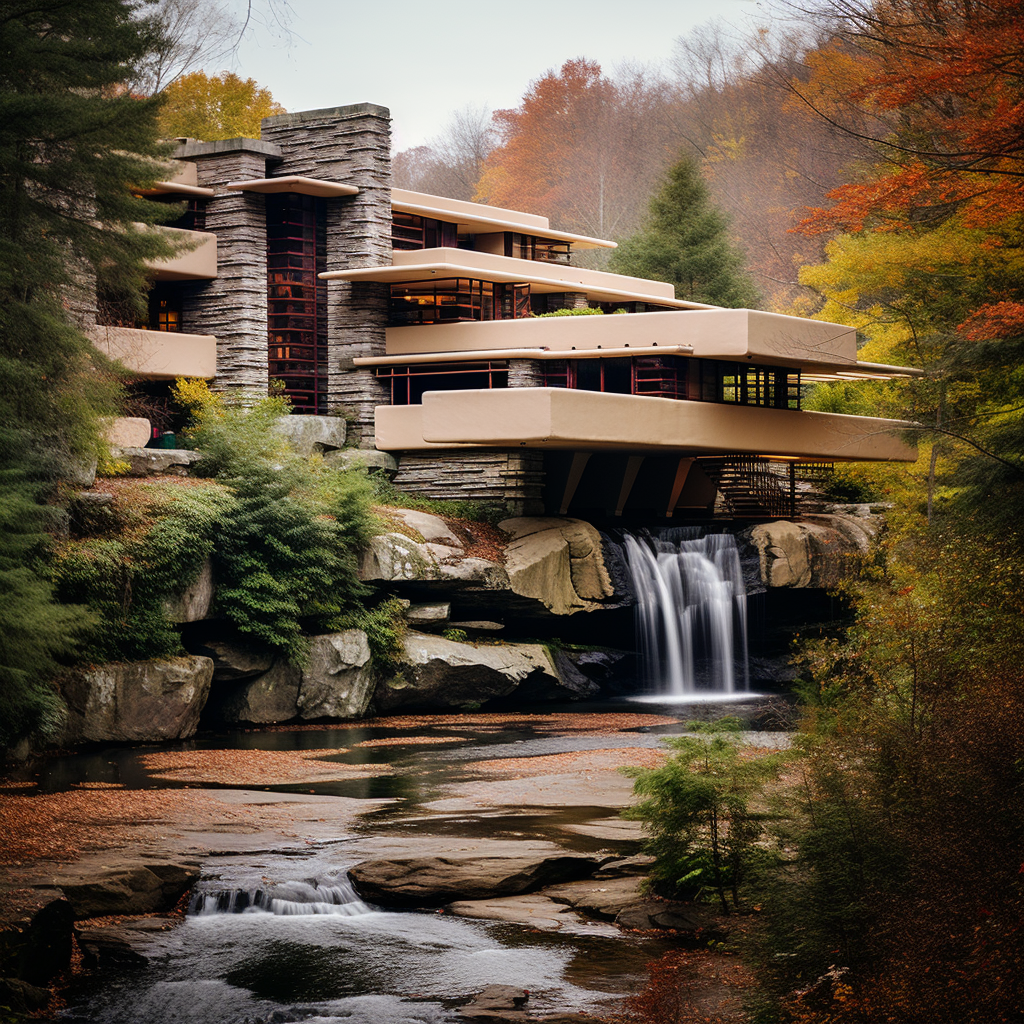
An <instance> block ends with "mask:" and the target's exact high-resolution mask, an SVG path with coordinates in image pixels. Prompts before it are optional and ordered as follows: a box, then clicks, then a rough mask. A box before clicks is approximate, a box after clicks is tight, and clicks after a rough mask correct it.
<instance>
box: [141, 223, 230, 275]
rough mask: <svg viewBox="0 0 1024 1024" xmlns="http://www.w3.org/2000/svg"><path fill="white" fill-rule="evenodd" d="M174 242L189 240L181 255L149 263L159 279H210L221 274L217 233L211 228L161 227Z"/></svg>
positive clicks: (148, 266) (148, 265)
mask: <svg viewBox="0 0 1024 1024" xmlns="http://www.w3.org/2000/svg"><path fill="white" fill-rule="evenodd" d="M156 230H158V231H160V232H162V233H164V234H166V235H168V236H169V237H170V238H171V240H172V241H173V242H188V243H189V245H190V246H191V247H190V248H187V249H185V248H183V249H182V250H181V251H180V252H178V253H177V255H175V256H172V257H170V259H166V260H154V261H152V262H151V263H147V264H146V266H147V268H148V269H149V270H151V271H152V272H153V276H154V277H155V278H156V279H157V280H158V281H210V280H212V279H213V278H215V277H216V276H217V236H216V235H214V234H211V233H210V232H209V231H185V230H184V229H182V228H167V227H159V228H157V229H156Z"/></svg>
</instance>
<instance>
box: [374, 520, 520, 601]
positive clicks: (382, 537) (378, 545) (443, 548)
mask: <svg viewBox="0 0 1024 1024" xmlns="http://www.w3.org/2000/svg"><path fill="white" fill-rule="evenodd" d="M392 511H395V510H392ZM430 518H431V519H433V518H435V517H434V516H431V517H430ZM438 522H441V521H440V520H438ZM442 525H443V524H442ZM445 529H447V527H445ZM359 578H360V579H361V580H365V581H367V582H374V583H376V582H381V583H391V582H395V583H398V582H409V583H415V584H416V586H417V588H418V589H422V588H423V586H424V585H428V584H429V586H430V587H431V588H437V589H441V590H452V589H463V588H465V587H471V588H480V589H484V590H494V591H506V592H507V591H508V585H509V584H508V576H506V574H505V570H504V569H503V568H502V567H501V566H500V565H498V564H497V563H496V562H491V561H488V560H487V559H485V558H466V557H465V553H464V549H463V548H462V547H461V545H460V546H458V547H456V546H455V545H453V544H438V543H436V542H434V541H424V542H423V543H420V542H419V541H415V540H412V539H410V538H409V537H406V536H405V534H402V533H382V534H378V535H377V536H376V537H371V538H370V542H369V544H368V545H367V546H366V548H365V549H364V550H363V552H362V554H361V555H360V560H359Z"/></svg>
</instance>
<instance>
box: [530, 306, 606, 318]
mask: <svg viewBox="0 0 1024 1024" xmlns="http://www.w3.org/2000/svg"><path fill="white" fill-rule="evenodd" d="M616 312H618V310H616ZM603 313H604V310H603V309H591V308H586V309H553V310H551V312H550V313H538V314H537V317H538V319H539V318H540V317H545V316H601V315H602V314H603Z"/></svg>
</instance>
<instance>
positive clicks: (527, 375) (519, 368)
mask: <svg viewBox="0 0 1024 1024" xmlns="http://www.w3.org/2000/svg"><path fill="white" fill-rule="evenodd" d="M508 386H509V387H510V388H539V387H543V386H544V373H543V367H542V366H541V362H540V360H539V359H510V360H509V361H508Z"/></svg>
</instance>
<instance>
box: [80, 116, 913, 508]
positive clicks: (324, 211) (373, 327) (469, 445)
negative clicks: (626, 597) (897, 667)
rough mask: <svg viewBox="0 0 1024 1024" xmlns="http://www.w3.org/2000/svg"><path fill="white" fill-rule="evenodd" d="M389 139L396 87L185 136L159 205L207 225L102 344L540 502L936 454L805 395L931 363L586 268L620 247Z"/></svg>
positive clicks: (551, 504)
mask: <svg viewBox="0 0 1024 1024" xmlns="http://www.w3.org/2000/svg"><path fill="white" fill-rule="evenodd" d="M389 149H390V136H389V114H388V111H387V110H386V109H385V108H382V107H378V106H375V105H372V104H358V105H354V106H347V107H337V108H331V109H326V110H313V111H305V112H302V113H296V114H283V115H280V116H278V117H272V118H267V119H266V120H264V122H263V126H262V138H261V139H258V140H257V139H232V140H228V141H221V142H209V143H208V142H194V141H185V142H183V143H182V144H181V145H180V146H179V148H178V150H177V153H176V161H177V164H178V167H179V168H180V169H179V171H178V173H177V174H176V175H175V176H174V178H173V180H169V181H166V182H161V183H160V184H159V185H158V191H157V192H156V193H155V194H154V195H153V196H152V198H153V199H154V200H157V201H168V200H173V201H181V200H185V201H187V212H186V214H185V216H184V217H183V218H182V219H181V220H180V221H179V222H177V224H176V226H175V228H174V230H180V231H188V232H190V233H191V234H190V237H191V238H192V239H193V240H194V241H195V242H196V243H197V244H196V245H195V247H194V248H192V250H191V251H189V252H187V253H185V254H183V255H181V256H180V257H178V258H176V259H174V260H172V261H169V262H166V263H163V264H160V265H157V266H154V267H153V272H154V287H153V292H152V298H151V304H150V321H149V323H148V324H147V325H144V326H143V327H135V328H132V327H127V328H126V327H123V326H120V327H115V326H106V325H103V324H102V320H103V315H102V312H101V314H100V317H99V320H100V321H101V324H100V325H99V326H97V328H96V334H95V338H96V342H97V344H98V345H100V346H101V347H103V348H104V349H105V350H106V351H108V352H109V353H110V354H112V355H116V356H118V357H119V358H121V359H122V361H123V362H125V363H126V364H127V365H128V366H129V367H130V368H131V369H133V370H135V371H136V372H137V373H138V374H139V375H140V376H142V377H146V378H148V379H151V380H168V381H169V380H173V379H174V378H175V377H177V376H199V377H205V378H209V379H211V380H213V381H215V383H216V386H217V387H218V388H223V389H231V388H247V389H257V390H265V389H266V388H267V386H268V382H269V380H270V379H272V378H275V379H278V380H280V381H282V382H283V384H284V387H285V390H286V392H287V394H288V395H289V397H290V398H291V400H292V402H293V404H294V409H295V411H296V412H297V413H309V414H324V413H331V412H338V411H342V410H344V412H345V415H346V416H347V417H348V418H349V421H350V436H351V437H354V439H355V441H356V443H358V444H359V445H360V446H362V447H364V448H376V449H378V450H381V451H384V452H388V453H391V454H392V455H393V456H394V457H395V458H396V459H397V460H398V463H399V474H398V477H397V479H396V484H397V485H398V486H400V487H403V488H406V489H410V490H418V491H422V492H424V493H427V494H430V495H432V496H435V497H463V498H475V499H480V500H493V501H502V502H506V503H509V504H510V505H511V506H512V507H513V508H515V509H517V510H518V511H520V512H526V513H537V512H540V511H543V510H546V511H548V512H553V513H559V512H560V513H563V514H564V513H567V512H568V513H573V514H581V515H582V514H602V513H604V514H610V515H613V516H614V515H623V514H634V513H635V514H637V515H645V516H651V515H654V516H671V515H673V513H677V514H708V513H709V512H710V511H711V510H713V509H717V512H718V513H719V514H726V515H744V514H756V515H766V514H767V515H771V514H791V513H792V512H793V511H794V509H793V507H792V498H793V496H794V494H795V492H796V483H797V481H798V479H799V478H800V477H801V475H802V474H804V473H805V472H806V471H807V470H808V468H813V469H815V470H819V469H820V467H822V466H823V465H828V464H832V463H835V462H837V461H854V460H904V461H908V460H912V459H913V458H914V457H915V453H914V450H913V448H911V447H910V446H908V445H906V444H905V443H904V442H903V441H902V440H901V439H900V438H899V436H898V434H897V433H895V431H896V430H898V428H899V426H900V424H899V423H897V422H895V421H889V420H881V419H871V418H866V417H857V416H843V415H833V414H826V413H818V412H810V411H805V410H802V409H801V408H800V404H801V393H802V389H803V387H804V385H806V384H807V383H809V382H812V381H819V380H830V379H840V378H847V379H860V378H885V377H889V376H893V375H896V374H907V373H912V372H914V371H910V370H905V369H902V368H900V367H890V366H878V365H873V364H865V363H860V362H858V360H857V351H856V338H855V333H854V331H853V330H852V329H851V328H848V327H843V326H840V325H838V324H829V323H822V322H820V321H811V320H804V319H800V318H797V317H788V316H780V315H776V314H772V313H765V312H761V311H757V310H746V309H735V310H734V309H721V308H717V307H713V306H706V305H701V304H699V303H694V302H686V301H681V300H678V299H676V298H675V297H674V293H673V289H672V286H671V285H668V284H663V283H660V282H656V281H645V280H640V279H637V278H632V277H624V276H621V275H617V274H609V273H604V272H601V271H596V270H590V269H585V268H580V267H577V266H574V265H573V262H572V261H573V254H574V253H575V252H578V251H579V250H581V249H587V248H608V247H613V246H614V243H613V242H609V241H605V240H602V239H597V238H587V237H582V236H579V235H573V234H568V233H566V232H562V231H556V230H553V229H552V228H551V227H550V226H549V224H548V221H547V219H546V218H544V217H538V216H534V215H531V214H527V213H520V212H517V211H512V210H503V209H497V208H494V207H489V206H483V205H478V204H475V203H465V202H458V201H454V200H451V199H443V198H440V197H437V196H429V195H422V194H419V193H415V192H408V191H404V190H401V189H393V188H391V182H390V162H389ZM582 310H587V311H590V312H591V313H592V315H565V313H566V311H572V312H574V313H579V312H580V311H582ZM546 314H547V315H546ZM551 314H559V315H551Z"/></svg>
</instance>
